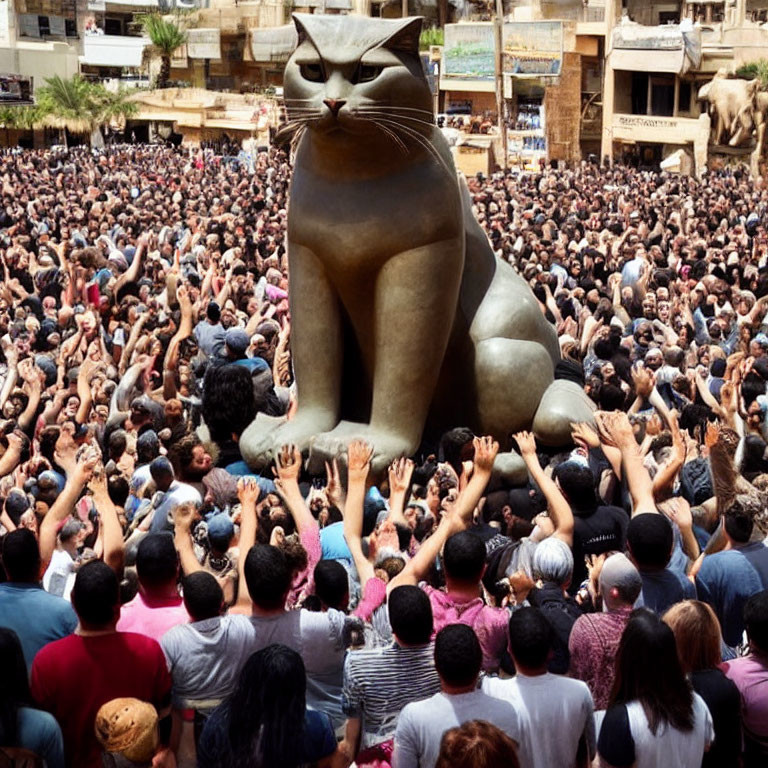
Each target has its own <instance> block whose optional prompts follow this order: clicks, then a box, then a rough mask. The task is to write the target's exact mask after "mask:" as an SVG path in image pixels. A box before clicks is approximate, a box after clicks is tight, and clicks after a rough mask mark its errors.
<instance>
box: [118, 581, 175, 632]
mask: <svg viewBox="0 0 768 768" xmlns="http://www.w3.org/2000/svg"><path fill="white" fill-rule="evenodd" d="M188 621H189V614H188V613H187V609H186V608H185V607H184V603H183V602H182V599H181V597H175V598H170V599H167V600H157V599H154V598H150V597H148V596H147V595H144V594H142V593H141V591H139V593H138V594H137V595H136V597H134V598H133V600H131V601H130V602H129V603H126V604H125V605H124V606H123V607H122V608H121V609H120V621H118V622H117V631H118V632H137V633H138V634H140V635H144V636H145V637H151V638H152V639H153V640H157V641H158V642H160V638H161V637H162V636H163V635H164V634H165V633H166V632H167V631H168V630H169V629H170V628H171V627H175V626H176V625H177V624H186V623H187V622H188Z"/></svg>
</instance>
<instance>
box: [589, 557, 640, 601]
mask: <svg viewBox="0 0 768 768" xmlns="http://www.w3.org/2000/svg"><path fill="white" fill-rule="evenodd" d="M598 585H599V589H600V595H601V596H602V598H603V604H604V606H605V607H606V608H607V609H608V610H616V609H618V608H626V607H627V606H632V605H634V604H635V600H637V598H638V595H639V594H640V590H641V589H642V588H643V580H642V579H641V578H640V572H639V571H638V570H637V568H636V567H635V566H634V565H633V564H632V562H631V561H630V560H629V559H628V558H627V556H626V555H623V554H622V553H621V552H617V553H616V554H613V555H611V556H610V557H608V558H606V560H605V562H604V563H603V567H602V569H601V570H600V576H599V577H598Z"/></svg>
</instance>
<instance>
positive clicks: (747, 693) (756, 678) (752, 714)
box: [720, 654, 768, 741]
mask: <svg viewBox="0 0 768 768" xmlns="http://www.w3.org/2000/svg"><path fill="white" fill-rule="evenodd" d="M720 669H722V670H723V672H724V673H725V676H726V677H727V678H729V679H730V680H733V682H734V683H735V684H736V687H737V688H738V689H739V693H740V694H741V717H742V722H743V723H744V730H745V731H746V732H747V733H748V734H750V735H751V736H754V737H757V738H758V739H760V740H761V741H766V740H768V659H765V658H760V657H759V656H755V655H754V654H750V655H749V656H745V657H744V658H741V659H734V660H733V661H725V662H723V663H722V664H721V665H720Z"/></svg>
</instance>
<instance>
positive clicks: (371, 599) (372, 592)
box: [352, 576, 387, 621]
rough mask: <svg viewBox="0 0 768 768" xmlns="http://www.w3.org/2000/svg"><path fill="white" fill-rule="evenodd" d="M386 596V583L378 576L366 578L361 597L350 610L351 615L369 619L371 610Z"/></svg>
mask: <svg viewBox="0 0 768 768" xmlns="http://www.w3.org/2000/svg"><path fill="white" fill-rule="evenodd" d="M386 598H387V585H386V584H385V583H384V582H383V581H382V580H381V579H380V578H379V577H378V576H374V577H373V578H370V579H368V581H367V582H366V583H365V590H363V599H362V600H361V601H360V602H359V603H358V604H357V608H355V610H354V611H352V615H353V616H357V617H358V618H359V619H362V620H363V621H370V619H371V616H373V612H374V611H375V610H376V609H377V608H378V607H379V606H380V605H382V604H383V603H384V600H386Z"/></svg>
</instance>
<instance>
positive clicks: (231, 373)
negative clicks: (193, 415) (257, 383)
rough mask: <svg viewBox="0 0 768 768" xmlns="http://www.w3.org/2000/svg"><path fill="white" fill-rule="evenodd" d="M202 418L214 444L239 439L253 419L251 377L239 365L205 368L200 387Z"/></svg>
mask: <svg viewBox="0 0 768 768" xmlns="http://www.w3.org/2000/svg"><path fill="white" fill-rule="evenodd" d="M202 413H203V419H205V423H206V425H207V426H208V430H209V432H210V434H211V439H212V440H213V441H214V442H217V443H220V442H227V441H229V440H231V438H232V434H233V433H234V434H235V435H238V436H240V435H241V434H242V433H243V431H244V430H245V428H246V427H247V426H248V425H249V424H250V423H251V422H252V421H253V420H254V419H255V418H256V399H255V397H254V394H253V382H252V381H251V374H250V372H249V371H248V369H247V368H245V367H244V366H242V365H234V364H233V365H222V366H220V367H218V368H209V369H208V370H207V371H206V373H205V381H204V384H203V403H202Z"/></svg>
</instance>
